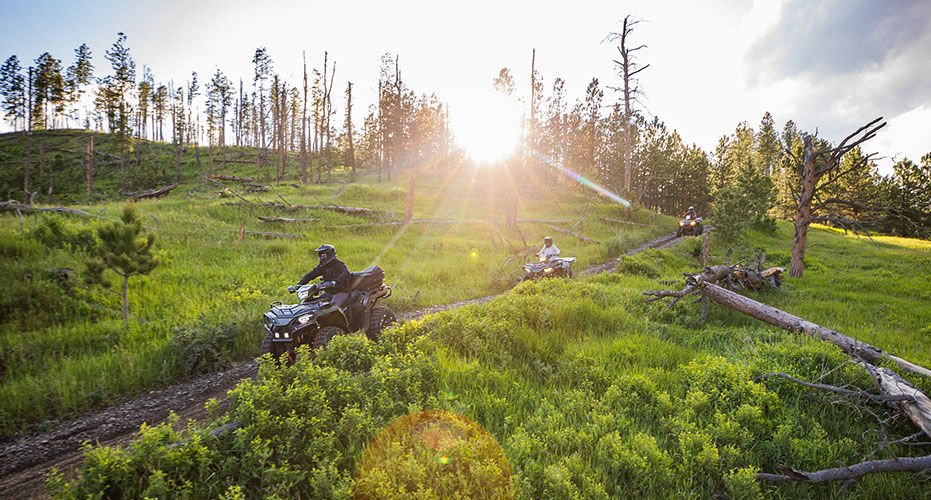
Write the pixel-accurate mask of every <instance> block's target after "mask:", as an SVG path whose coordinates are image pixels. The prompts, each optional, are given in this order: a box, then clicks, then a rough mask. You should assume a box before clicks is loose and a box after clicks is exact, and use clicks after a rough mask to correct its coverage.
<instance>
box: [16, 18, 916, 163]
mask: <svg viewBox="0 0 931 500" xmlns="http://www.w3.org/2000/svg"><path fill="white" fill-rule="evenodd" d="M627 15H630V16H631V19H636V20H639V21H640V22H639V24H637V25H636V26H635V27H634V31H633V33H632V34H631V40H632V42H633V43H635V44H643V45H645V46H646V47H645V48H644V49H642V50H641V51H638V52H637V56H638V62H639V63H640V64H642V65H645V64H649V67H648V68H647V69H646V70H644V71H643V72H642V73H640V75H638V76H640V79H639V86H640V88H641V89H642V91H643V96H642V99H641V103H640V105H639V108H640V110H641V112H643V113H644V114H645V115H646V116H647V117H649V118H652V117H654V116H656V117H659V118H660V119H661V120H662V121H664V122H665V123H666V125H667V127H669V128H671V129H675V130H676V131H677V132H678V133H679V134H680V135H681V136H682V137H683V139H684V140H685V142H687V143H694V144H697V145H698V146H700V147H702V148H703V149H704V150H705V151H707V152H712V151H713V150H714V147H715V145H716V144H717V141H718V139H719V138H720V137H722V136H724V135H727V134H730V133H732V132H733V131H734V129H735V128H736V127H737V124H738V123H740V122H742V121H747V122H748V123H750V125H751V126H753V127H754V128H758V126H759V123H760V120H761V118H762V116H763V114H764V112H766V111H769V112H770V113H771V114H772V115H773V117H774V119H775V121H776V124H777V127H779V128H781V127H782V125H783V124H784V123H785V122H786V121H787V120H790V119H791V120H793V121H795V122H796V124H798V126H799V128H801V129H802V130H806V131H811V132H815V131H817V133H818V136H819V137H821V138H824V139H827V140H829V141H832V142H835V143H836V142H838V141H840V140H841V139H843V138H844V137H845V136H846V135H847V134H849V133H850V132H853V131H854V130H855V129H857V128H858V127H859V126H860V125H863V124H865V123H867V122H869V121H870V120H872V119H873V118H876V117H879V116H882V117H884V118H885V119H886V120H887V121H888V125H887V126H886V127H885V128H884V129H883V130H882V131H880V132H879V134H878V136H877V137H876V138H875V139H873V140H871V141H870V142H868V143H866V145H865V146H864V147H865V149H866V150H867V151H868V152H876V153H877V154H878V155H879V156H880V157H882V159H881V160H880V167H881V170H883V171H886V172H888V170H889V165H891V163H892V162H893V161H895V160H898V159H901V158H903V157H908V158H910V159H912V160H913V161H918V160H919V158H920V157H921V156H922V155H923V154H925V153H928V152H931V78H929V77H928V75H931V57H928V56H927V54H931V2H928V1H922V0H825V1H819V2H812V1H806V0H769V1H763V0H706V1H684V0H683V1H671V0H665V1H663V0H659V1H649V0H623V1H622V0H614V1H593V0H575V1H573V2H565V1H561V2H553V1H548V0H537V1H526V0H512V1H508V0H497V1H489V0H470V1H468V2H456V1H447V2H438V1H435V0H434V1H427V0H411V1H393V2H392V1H384V0H383V1H369V0H356V1H333V0H330V1H326V2H321V1H317V0H304V1H299V0H272V1H264V2H257V1H248V0H197V1H192V0H188V1H183V2H182V1H178V0H160V1H159V2H136V1H129V0H123V1H116V0H96V1H89V0H64V1H59V0H28V1H20V0H0V19H2V20H0V26H2V31H0V58H2V59H4V60H5V59H6V58H7V57H9V56H10V55H13V54H15V55H17V56H18V57H19V58H20V60H22V61H32V60H34V59H35V58H36V57H38V56H39V55H40V54H41V53H43V52H46V51H48V52H50V53H51V54H52V55H53V56H55V57H57V58H59V59H61V60H62V61H63V65H64V66H67V65H68V64H70V63H71V62H72V61H73V58H74V56H73V53H74V49H75V48H76V47H77V46H79V45H80V44H82V43H87V44H88V45H89V46H90V48H91V50H92V52H93V54H94V64H95V68H96V70H95V74H96V75H98V76H101V75H104V74H107V73H108V70H109V68H108V66H107V61H106V60H105V59H104V57H103V56H104V52H105V51H106V50H107V49H108V48H109V47H110V46H111V45H112V44H113V42H114V41H115V40H116V36H117V35H116V34H117V32H120V31H122V32H124V33H126V35H127V37H128V39H127V46H128V47H129V48H130V50H131V54H132V56H133V58H134V59H135V61H136V64H137V72H138V73H139V74H141V69H142V66H147V67H149V68H150V69H151V70H152V71H153V73H154V74H155V77H156V80H157V81H159V82H168V81H169V80H173V81H174V82H175V83H176V84H178V83H181V82H185V81H187V80H189V79H190V73H191V71H197V72H198V74H199V78H200V80H201V82H203V81H205V80H206V79H207V78H208V77H209V75H210V74H212V73H213V72H214V71H215V70H216V69H217V68H219V69H220V70H222V71H223V72H224V73H225V74H226V75H228V76H230V77H231V79H233V80H234V81H236V80H238V79H239V78H242V79H244V80H245V82H246V84H247V86H248V84H249V83H250V82H251V76H252V72H253V69H252V64H251V60H252V55H253V54H254V52H255V49H256V48H257V47H260V46H264V47H266V48H267V49H268V53H269V55H270V56H271V58H272V60H273V61H274V70H275V71H276V72H278V73H279V74H281V75H282V76H283V77H284V78H285V79H287V80H288V81H289V82H291V83H293V84H295V85H300V83H301V71H302V54H303V53H305V52H306V56H307V61H308V66H310V67H312V68H318V69H322V64H323V52H324V51H327V52H328V53H329V57H330V60H331V61H333V60H335V61H336V79H335V81H336V84H335V87H336V89H337V90H340V92H339V95H340V96H341V95H342V92H341V91H342V90H343V89H345V87H346V82H347V81H351V82H353V84H354V86H353V100H354V121H355V123H356V124H357V126H358V124H361V121H362V118H363V115H364V113H365V108H366V107H367V105H368V104H369V103H371V102H373V101H374V98H375V95H376V90H377V81H378V76H379V66H380V60H381V56H382V54H384V53H386V52H390V53H391V54H395V55H397V56H398V57H399V64H400V68H401V73H402V77H403V79H404V80H405V81H406V83H407V85H408V87H410V88H411V89H413V90H414V91H416V92H418V93H427V94H430V93H435V94H436V95H437V96H438V97H439V98H440V99H441V100H443V101H445V102H447V104H448V105H449V107H450V125H451V128H452V129H453V132H454V133H455V134H456V135H457V137H459V138H460V139H461V142H462V143H464V145H466V147H467V148H468V147H473V148H475V149H478V148H480V147H481V146H480V144H481V143H491V142H494V141H496V140H497V141H498V142H500V143H502V144H504V145H506V144H507V143H508V141H511V140H513V139H508V137H510V136H511V135H515V134H516V131H515V130H516V127H517V123H519V114H520V113H521V111H520V109H517V108H515V106H510V105H506V104H503V103H502V101H501V98H500V97H498V96H495V95H494V93H493V88H492V81H493V79H494V78H495V76H497V74H498V72H499V70H500V69H501V68H503V67H508V68H510V70H511V72H512V74H513V75H514V77H515V81H516V84H517V89H518V91H519V92H524V93H525V94H526V93H527V92H528V90H527V89H529V79H530V62H531V54H532V51H533V50H536V67H537V70H538V71H539V72H540V73H541V74H542V76H543V79H544V86H545V89H546V91H545V93H546V94H549V91H550V88H551V85H552V82H553V79H554V78H555V77H560V78H562V79H563V80H565V81H566V89H567V94H568V97H569V99H570V101H575V100H576V99H581V98H582V96H583V93H584V90H585V87H586V86H587V85H588V83H589V82H590V81H591V80H592V78H598V79H599V82H600V83H601V85H602V87H607V86H619V85H620V84H621V81H620V79H619V78H618V76H617V72H616V68H615V65H614V63H613V59H615V58H617V48H616V44H614V43H610V42H605V41H604V40H605V37H606V36H607V35H608V34H609V33H611V32H616V31H619V30H620V29H621V21H622V19H623V18H624V17H625V16H627ZM336 96H337V93H336V92H334V97H336ZM619 98H620V96H619V95H618V94H616V93H614V92H612V91H610V90H606V93H605V104H610V103H613V102H615V101H616V100H617V99H619ZM341 104H342V101H341V99H336V100H335V101H334V107H335V108H337V109H336V111H337V113H339V115H338V116H342V114H341V113H342V111H341Z"/></svg>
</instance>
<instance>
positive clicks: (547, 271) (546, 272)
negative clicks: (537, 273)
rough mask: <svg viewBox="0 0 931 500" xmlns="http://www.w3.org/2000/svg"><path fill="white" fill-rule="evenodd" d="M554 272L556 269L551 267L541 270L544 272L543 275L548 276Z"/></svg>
mask: <svg viewBox="0 0 931 500" xmlns="http://www.w3.org/2000/svg"><path fill="white" fill-rule="evenodd" d="M555 270H556V269H554V268H552V267H547V268H546V269H544V270H543V272H544V273H545V274H549V273H551V272H553V271H555Z"/></svg>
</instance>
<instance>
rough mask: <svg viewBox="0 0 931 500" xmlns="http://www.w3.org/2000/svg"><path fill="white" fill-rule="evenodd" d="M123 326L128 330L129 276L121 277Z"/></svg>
mask: <svg viewBox="0 0 931 500" xmlns="http://www.w3.org/2000/svg"><path fill="white" fill-rule="evenodd" d="M122 297H123V326H125V327H127V328H129V276H123V294H122Z"/></svg>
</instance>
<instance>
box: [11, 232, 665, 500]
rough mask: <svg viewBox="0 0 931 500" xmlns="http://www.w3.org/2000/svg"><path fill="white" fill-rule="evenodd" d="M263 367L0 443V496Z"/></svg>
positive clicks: (23, 490)
mask: <svg viewBox="0 0 931 500" xmlns="http://www.w3.org/2000/svg"><path fill="white" fill-rule="evenodd" d="M680 241H683V238H677V237H676V235H675V233H671V234H667V235H664V236H660V237H658V238H655V239H652V240H650V241H648V242H646V243H643V244H642V245H640V246H638V247H636V248H633V249H631V250H629V251H627V253H626V255H634V254H637V253H640V252H643V251H644V250H647V249H649V248H657V249H660V248H668V247H671V246H673V245H675V244H676V243H678V242H680ZM619 260H620V258H616V259H612V260H610V261H608V262H605V263H603V264H599V265H596V266H592V267H589V268H587V269H584V270H582V271H580V272H579V273H578V275H579V276H587V275H592V274H598V273H603V272H608V271H613V270H614V269H615V268H617V264H618V261H619ZM498 295H500V294H496V295H489V296H487V297H481V298H477V299H470V300H463V301H460V302H454V303H451V304H445V305H439V306H428V307H425V308H423V309H418V310H416V311H410V312H407V313H404V314H401V315H399V319H400V320H401V321H410V320H412V319H416V318H420V317H422V316H425V315H428V314H433V313H436V312H441V311H448V310H451V309H456V308H459V307H462V306H465V305H469V304H482V303H484V302H488V301H489V300H492V299H494V298H495V297H497V296H498ZM257 370H258V366H257V365H256V363H255V362H254V361H241V362H238V363H235V364H234V366H233V367H232V368H230V369H229V370H226V371H223V372H219V373H212V374H209V375H204V376H202V377H199V378H196V379H193V380H190V381H187V382H182V383H180V384H175V385H173V386H170V387H165V388H162V389H158V390H155V391H150V392H148V393H146V394H143V395H141V396H138V397H136V398H135V399H132V400H128V401H125V402H123V403H120V404H117V405H114V406H110V407H108V408H105V409H103V410H100V411H98V412H96V413H91V414H88V415H84V416H82V417H80V418H77V419H74V420H69V421H66V422H62V423H60V424H57V425H55V426H54V427H53V428H52V429H51V430H44V431H43V430H32V431H24V432H23V433H20V434H17V435H15V436H12V437H9V438H7V439H4V440H2V441H0V498H46V497H47V496H48V495H47V493H46V492H45V488H44V484H45V476H46V474H48V471H49V470H50V469H52V468H57V469H58V470H59V471H60V472H63V473H65V474H66V475H67V474H69V473H71V474H73V473H74V472H75V471H76V470H77V468H78V467H80V465H81V464H82V462H83V452H82V451H81V445H82V443H84V442H90V443H94V444H102V445H117V444H123V443H126V442H128V441H129V440H130V438H132V436H133V435H134V434H135V433H136V431H137V430H138V429H139V426H140V425H141V424H143V423H149V424H150V425H154V424H156V423H159V422H163V421H164V420H165V419H166V418H168V414H169V412H170V411H174V412H175V413H176V414H177V415H178V416H179V420H178V426H182V427H183V426H184V425H186V422H187V421H188V420H191V419H198V420H199V419H202V418H204V417H205V416H206V414H205V411H204V403H205V402H206V401H207V400H209V399H210V398H215V399H216V400H217V401H219V402H220V403H221V408H222V407H223V406H225V405H226V403H227V400H226V397H227V392H228V391H229V390H230V389H232V388H234V387H235V386H236V384H238V383H239V382H240V380H242V379H243V378H247V377H253V376H255V374H256V372H257Z"/></svg>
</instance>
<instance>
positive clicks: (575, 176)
mask: <svg viewBox="0 0 931 500" xmlns="http://www.w3.org/2000/svg"><path fill="white" fill-rule="evenodd" d="M531 154H532V155H533V156H534V158H537V159H539V160H541V161H543V163H545V164H547V165H549V166H550V167H551V168H553V169H554V170H557V171H559V172H562V173H563V174H565V175H566V176H568V177H569V178H571V179H573V180H575V181H576V182H578V183H579V184H581V185H583V186H585V187H587V188H589V189H591V190H592V191H595V192H596V193H598V194H601V195H602V196H604V197H606V198H608V199H610V200H612V201H616V202H617V203H620V204H621V205H623V206H625V207H627V208H630V202H629V201H627V200H625V199H624V198H621V197H620V196H618V195H617V194H615V193H612V192H611V191H608V190H607V189H605V188H603V187H601V186H600V185H598V184H596V183H594V182H592V181H590V180H588V179H586V178H585V177H584V176H582V174H579V173H576V172H573V171H572V170H569V169H568V168H566V167H564V166H562V165H561V164H559V163H558V162H556V161H554V160H553V159H552V158H550V157H548V156H546V155H542V154H540V153H539V152H537V151H533V152H532V153H531Z"/></svg>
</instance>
